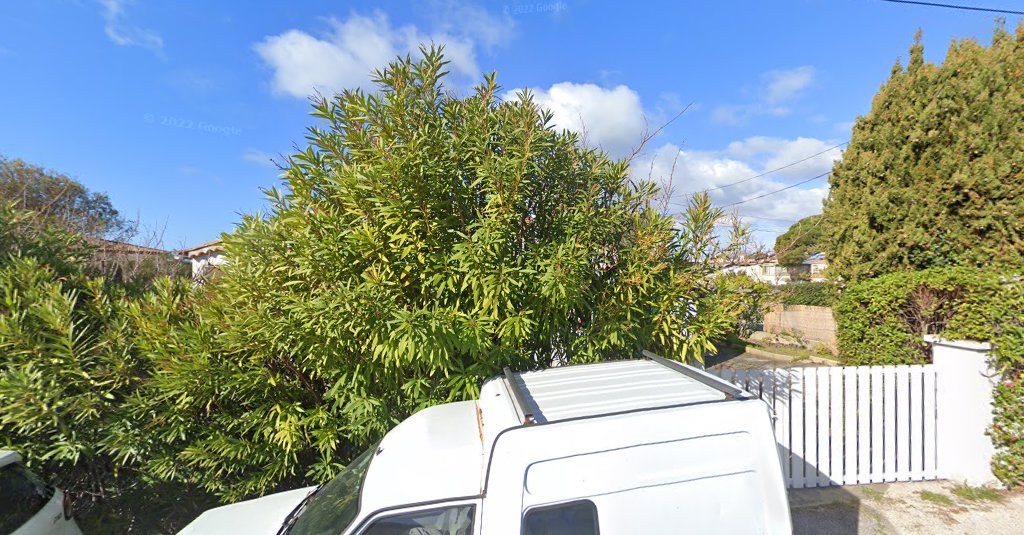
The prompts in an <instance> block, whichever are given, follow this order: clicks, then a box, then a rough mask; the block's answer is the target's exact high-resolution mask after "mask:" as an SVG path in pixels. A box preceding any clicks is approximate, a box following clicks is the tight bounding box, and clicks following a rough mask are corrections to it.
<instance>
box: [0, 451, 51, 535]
mask: <svg viewBox="0 0 1024 535" xmlns="http://www.w3.org/2000/svg"><path fill="white" fill-rule="evenodd" d="M52 496H53V487H51V486H49V485H47V484H45V483H43V482H42V480H40V479H39V478H38V477H36V475H35V474H33V473H32V472H29V471H28V470H27V469H26V468H25V467H24V466H22V465H20V464H18V463H14V464H8V465H6V466H3V467H0V533H10V532H12V531H14V530H16V529H18V527H19V526H21V525H22V524H24V523H25V522H28V521H29V519H31V518H32V517H33V516H34V515H35V514H36V513H37V512H39V510H40V509H42V508H43V506H44V505H46V502H48V501H50V498H51V497H52Z"/></svg>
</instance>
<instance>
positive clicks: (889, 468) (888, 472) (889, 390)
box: [875, 366, 904, 481]
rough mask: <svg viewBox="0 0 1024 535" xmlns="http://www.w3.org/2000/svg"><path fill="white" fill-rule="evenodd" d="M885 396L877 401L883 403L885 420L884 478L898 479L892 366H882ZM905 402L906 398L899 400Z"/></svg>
mask: <svg viewBox="0 0 1024 535" xmlns="http://www.w3.org/2000/svg"><path fill="white" fill-rule="evenodd" d="M882 377H883V381H884V382H883V384H882V388H883V392H884V394H883V396H882V399H880V400H875V403H879V402H881V403H882V405H883V406H882V415H883V416H882V417H883V419H884V420H885V422H884V427H883V437H882V457H883V459H882V466H883V468H882V478H883V479H884V480H885V481H896V403H897V401H896V381H897V379H896V370H895V369H894V368H893V367H892V366H885V367H883V368H882ZM899 403H900V404H902V403H904V400H902V399H901V400H899Z"/></svg>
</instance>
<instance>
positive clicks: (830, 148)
mask: <svg viewBox="0 0 1024 535" xmlns="http://www.w3.org/2000/svg"><path fill="white" fill-rule="evenodd" d="M848 143H849V141H844V142H842V143H840V144H838V145H836V146H834V147H829V148H827V149H825V150H823V151H821V152H817V153H814V154H812V155H810V156H808V157H806V158H804V159H802V160H797V161H795V162H792V163H788V164H786V165H783V166H782V167H776V168H775V169H769V170H767V171H765V172H763V173H761V174H760V175H755V176H752V177H749V178H744V179H743V180H737V181H736V182H730V183H728V184H722V185H721V186H715V187H713V188H705V189H702V190H699V191H691V192H689V193H685V194H684V195H687V196H689V195H693V194H694V193H700V192H701V191H703V192H708V191H717V190H720V189H725V188H728V187H732V186H735V185H737V184H742V183H744V182H750V181H751V180H754V179H756V178H761V177H763V176H768V175H770V174H772V173H774V172H776V171H782V170H783V169H788V168H790V167H793V166H794V165H797V164H801V163H804V162H806V161H807V160H810V159H811V158H816V157H818V156H821V155H822V154H825V153H826V152H829V151H833V150H835V149H838V148H839V147H842V146H843V145H846V144H848Z"/></svg>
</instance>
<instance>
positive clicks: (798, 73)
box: [763, 65, 814, 103]
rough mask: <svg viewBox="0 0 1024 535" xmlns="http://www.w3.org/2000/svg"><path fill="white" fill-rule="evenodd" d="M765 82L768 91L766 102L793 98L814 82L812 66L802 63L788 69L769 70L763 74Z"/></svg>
mask: <svg viewBox="0 0 1024 535" xmlns="http://www.w3.org/2000/svg"><path fill="white" fill-rule="evenodd" d="M763 78H764V79H765V81H766V82H767V85H766V89H767V91H768V93H767V94H766V95H765V97H764V99H765V101H766V102H768V103H777V102H785V101H788V100H793V99H794V98H797V97H798V96H800V94H801V93H802V92H803V91H804V89H807V87H808V86H810V85H811V84H812V83H813V82H814V67H811V66H810V65H804V66H803V67H797V68H795V69H790V70H782V71H770V72H767V73H765V74H764V75H763Z"/></svg>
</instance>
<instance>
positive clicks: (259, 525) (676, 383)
mask: <svg viewBox="0 0 1024 535" xmlns="http://www.w3.org/2000/svg"><path fill="white" fill-rule="evenodd" d="M645 355H646V356H647V358H646V359H645V360H630V361H617V362H608V363H601V364H587V365H579V366H567V367H560V368H551V369H547V370H543V371H537V372H527V373H513V372H511V371H509V370H508V369H506V370H505V375H504V376H503V377H497V378H494V379H491V380H489V381H487V382H486V383H484V385H483V387H482V389H481V391H480V399H479V400H477V401H464V402H458V403H450V404H446V405H439V406H436V407H431V408H428V409H424V410H422V411H420V412H418V413H416V414H414V415H413V416H411V417H410V418H409V419H407V420H405V421H404V422H402V423H401V424H399V425H398V426H397V427H395V428H394V429H392V430H391V432H389V433H388V434H387V435H386V436H385V437H384V439H383V440H382V441H381V442H380V443H379V444H378V445H376V446H373V447H371V448H370V449H369V450H367V451H366V452H365V453H363V454H362V455H361V456H359V457H358V458H357V459H356V460H354V461H352V463H350V465H349V467H348V468H347V469H346V470H345V471H344V472H343V473H342V474H341V475H339V476H338V477H337V478H335V479H333V480H331V481H329V482H328V483H326V484H324V485H322V486H320V487H309V488H305V489H298V490H294V491H289V492H284V493H280V494H273V495H270V496H266V497H263V498H259V499H256V500H250V501H246V502H241V503H236V504H233V505H228V506H224V507H220V508H217V509H212V510H210V511H207V512H205V513H203V514H202V515H200V516H199V518H197V519H196V520H194V521H193V522H192V523H191V524H189V525H188V526H187V527H186V528H185V529H184V530H182V531H181V533H182V534H185V535H195V534H204V535H209V534H214V533H268V534H274V533H278V534H289V535H310V534H318V535H320V534H345V535H356V534H358V535H475V534H483V533H486V534H487V535H542V534H543V535H554V534H558V535H597V534H602V535H637V534H643V535H655V534H670V533H671V534H675V533H730V534H734V533H790V532H791V525H790V518H789V505H788V502H787V499H786V489H785V485H784V484H783V479H782V469H781V465H780V462H779V455H778V451H777V448H776V444H775V439H774V436H773V434H772V424H771V419H770V415H769V409H768V407H767V405H766V404H765V403H763V402H762V401H760V400H759V399H757V398H756V397H755V396H753V395H751V394H749V393H747V392H744V391H742V390H740V389H738V388H736V387H735V386H734V385H732V384H730V383H727V382H724V381H722V380H721V379H718V378H717V377H714V376H712V375H709V374H706V373H704V372H702V371H700V370H697V369H696V368H693V367H690V366H685V365H683V364H679V363H677V362H673V361H669V360H666V359H663V358H661V357H658V356H656V355H653V354H650V353H645Z"/></svg>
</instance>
